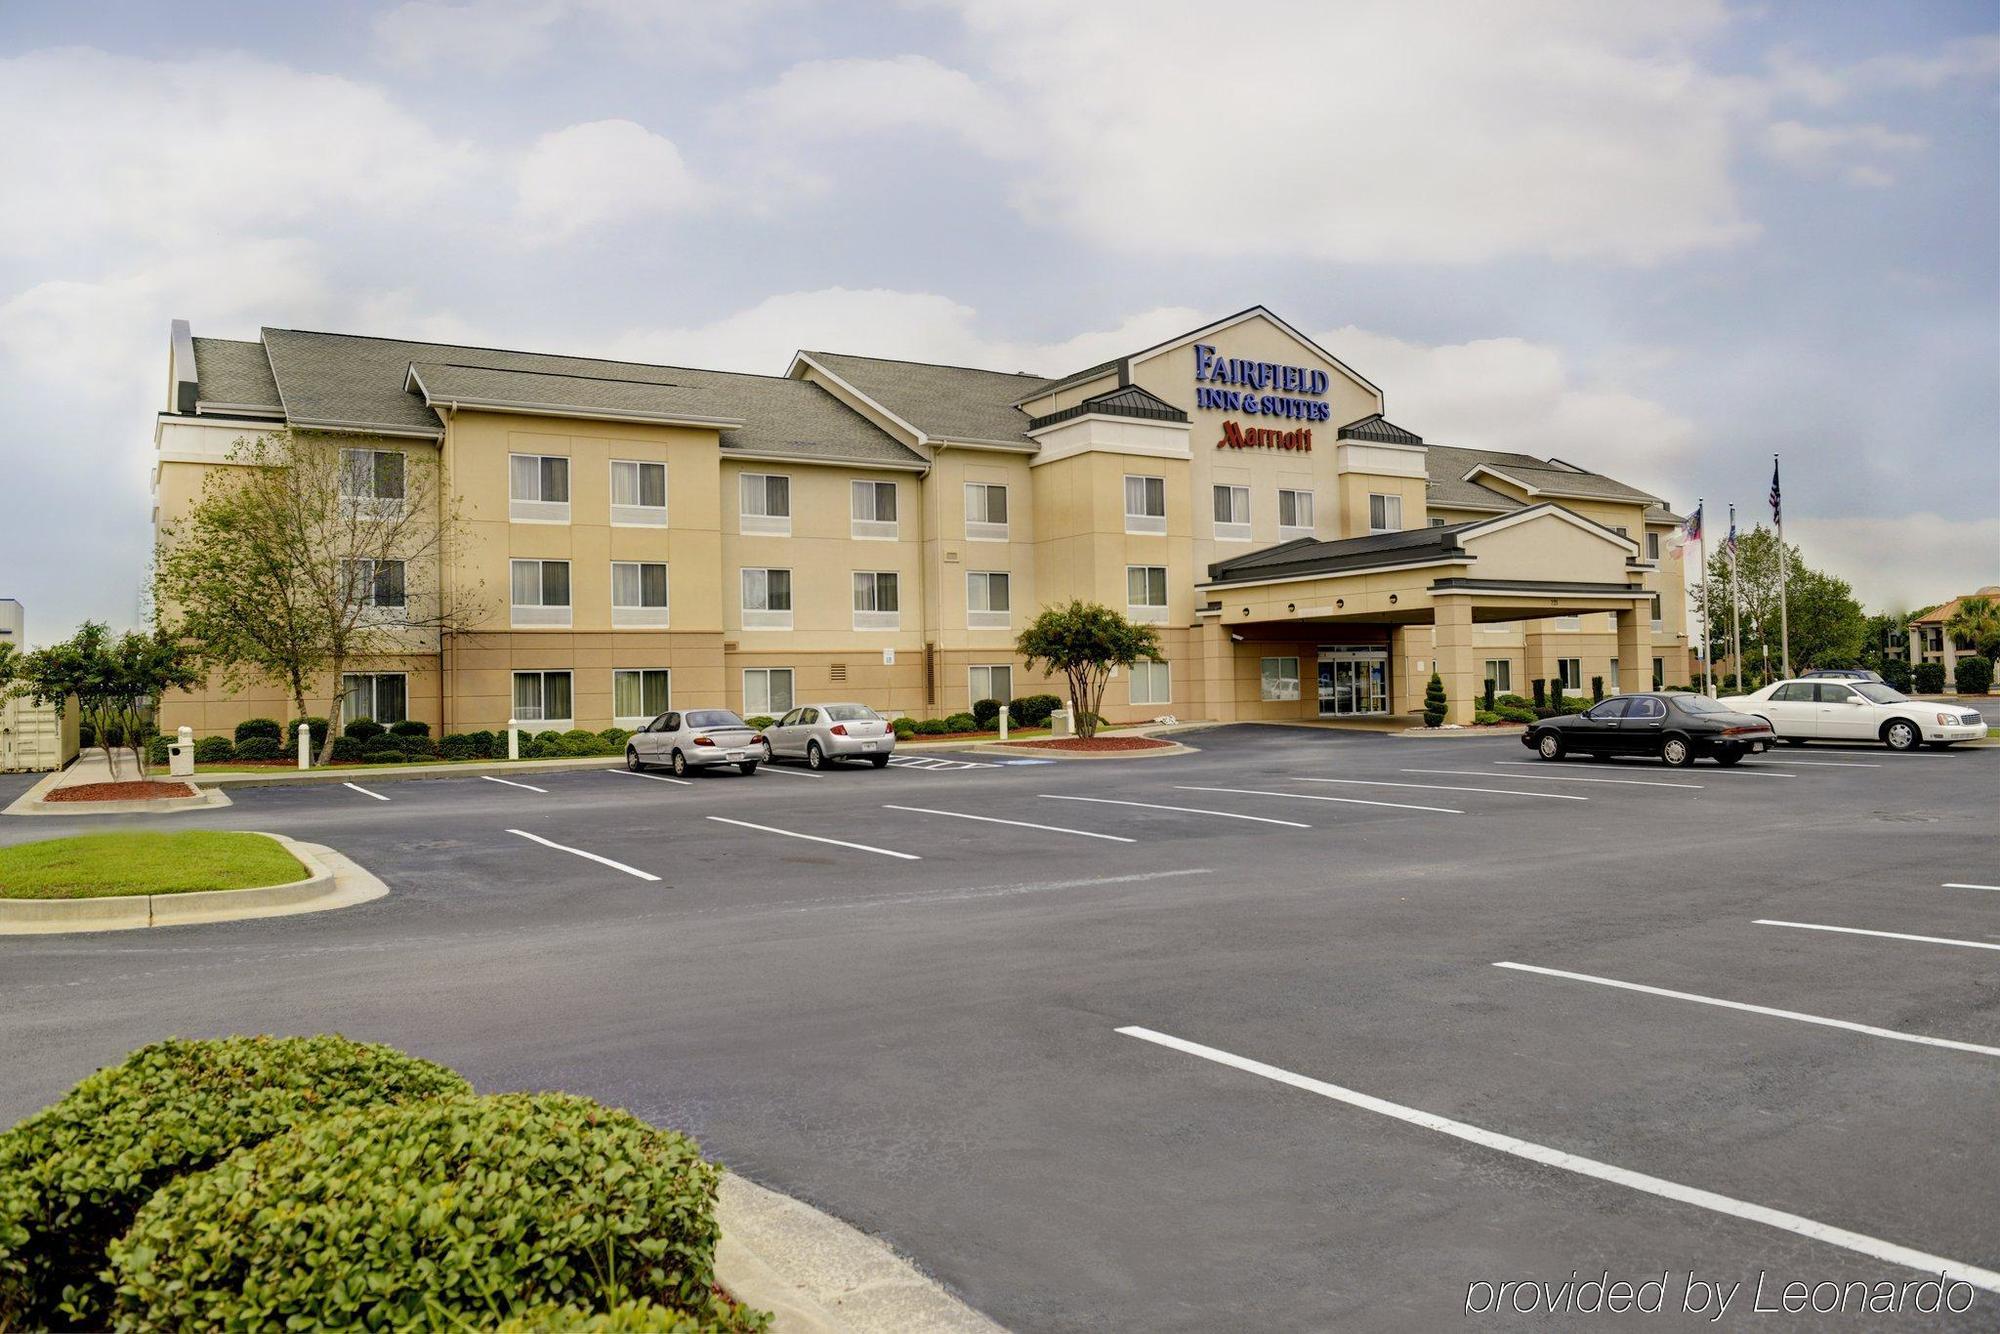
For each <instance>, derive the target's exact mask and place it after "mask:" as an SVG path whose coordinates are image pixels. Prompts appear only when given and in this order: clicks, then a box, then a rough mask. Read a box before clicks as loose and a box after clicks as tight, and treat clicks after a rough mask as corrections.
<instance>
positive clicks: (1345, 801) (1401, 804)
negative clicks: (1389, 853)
mask: <svg viewBox="0 0 2000 1334" xmlns="http://www.w3.org/2000/svg"><path fill="white" fill-rule="evenodd" d="M1174 786H1175V788H1177V789H1178V790H1180V791H1182V792H1233V793H1235V794H1236V795H1237V796H1239V797H1288V798H1290V799H1291V800H1293V801H1337V802H1339V803H1340V804H1341V805H1343V806H1389V807H1393V808H1394V809H1396V810H1399V811H1432V812H1435V813H1436V814H1438V815H1463V814H1465V812H1464V811H1458V810H1453V809H1452V808H1451V807H1449V806H1413V805H1411V804H1410V803H1409V802H1407V801H1363V800H1362V799H1361V798H1360V797H1316V796H1313V795H1312V794H1311V793H1309V792H1265V791H1262V790H1261V789H1258V788H1253V787H1195V786H1193V785H1191V784H1187V783H1176V784H1174Z"/></svg>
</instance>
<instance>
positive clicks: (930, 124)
mask: <svg viewBox="0 0 2000 1334" xmlns="http://www.w3.org/2000/svg"><path fill="white" fill-rule="evenodd" d="M741 110H742V111H744V112H747V113H748V115H749V116H750V117H751V119H752V120H753V121H754V122H755V123H756V125H757V127H758V128H759V129H761V130H762V131H763V132H764V133H766V134H769V135H772V136H782V137H785V138H790V139H804V140H819V139H830V138H839V137H846V136H853V135H879V134H885V133H892V132H897V131H904V130H921V131H925V132H930V133H939V134H954V135H958V136H961V137H963V138H964V139H965V140H966V141H967V142H969V143H971V144H972V145H973V146H975V147H977V148H978V149H980V150H981V151H983V152H988V153H994V154H1010V153H1012V152H1015V151H1018V150H1020V149H1024V148H1025V145H1023V144H1021V143H1020V142H1019V141H1018V140H1017V139H1016V138H1015V137H1014V136H1013V135H1011V134H1010V133H1009V125H1010V117H1009V113H1008V109H1007V107H1006V106H1005V105H1004V104H1003V103H1002V102H1001V101H1000V100H999V99H998V98H997V97H995V96H994V95H993V94H992V93H991V92H989V91H987V90H986V89H985V88H982V87H981V86H980V85H979V84H978V83H977V82H975V81H974V80H973V79H972V77H971V76H970V75H968V74H966V73H965V72H963V71H962V70H955V69H952V68H950V67H949V66H946V65H941V64H939V63H938V62H937V61H935V60H932V59H931V58H930V57H929V56H919V55H903V56H894V57H891V58H889V59H885V60H863V59H852V60H814V61H808V62H806V63H804V64H800V65H794V66H792V67H791V68H790V69H788V70H786V71H785V72H784V73H783V74H781V75H779V76H778V78H777V80H776V81H775V82H773V83H771V84H769V85H767V86H766V87H764V88H761V89H758V90H757V91H755V92H753V93H751V94H750V95H749V96H748V97H746V98H745V99H743V103H742V107H741ZM732 114H734V111H732Z"/></svg>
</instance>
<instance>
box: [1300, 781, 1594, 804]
mask: <svg viewBox="0 0 2000 1334" xmlns="http://www.w3.org/2000/svg"><path fill="white" fill-rule="evenodd" d="M1292 781H1293V782H1294V783H1352V784H1354V785H1355V786H1356V787H1422V788H1429V789H1431V790H1432V791H1434V792H1485V793H1489V794H1491V795H1492V796H1496V797H1540V798H1541V799H1542V800H1544V801H1589V800H1590V798H1589V797H1572V796H1571V795H1570V794H1569V793H1567V792H1515V791H1512V790H1510V789H1508V788H1504V787H1461V786H1459V785H1458V784H1456V783H1391V782H1388V781H1386V780H1384V779H1380V778H1294V779H1293V780H1292Z"/></svg>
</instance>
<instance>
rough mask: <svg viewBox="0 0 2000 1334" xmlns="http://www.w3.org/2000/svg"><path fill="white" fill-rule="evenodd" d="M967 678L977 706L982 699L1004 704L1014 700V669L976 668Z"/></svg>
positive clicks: (972, 700) (999, 667) (1000, 667)
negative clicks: (995, 700) (994, 700)
mask: <svg viewBox="0 0 2000 1334" xmlns="http://www.w3.org/2000/svg"><path fill="white" fill-rule="evenodd" d="M967 676H968V678H969V682H968V684H969V689H970V693H971V696H972V699H971V702H972V703H974V704H977V703H978V702H979V701H980V700H982V699H997V700H999V701H1000V702H1001V703H1002V704H1005V703H1006V702H1007V701H1008V700H1010V699H1012V698H1014V669H1013V668H1012V667H1006V666H999V665H996V666H992V667H974V668H971V669H970V670H969V671H968V673H967Z"/></svg>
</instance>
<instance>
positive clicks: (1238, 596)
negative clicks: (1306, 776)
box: [154, 307, 1687, 732]
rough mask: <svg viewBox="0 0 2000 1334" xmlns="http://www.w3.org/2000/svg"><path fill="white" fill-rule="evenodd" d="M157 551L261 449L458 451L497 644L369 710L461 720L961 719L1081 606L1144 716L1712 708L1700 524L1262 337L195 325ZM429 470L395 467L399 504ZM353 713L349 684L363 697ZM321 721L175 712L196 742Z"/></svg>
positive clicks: (178, 381) (451, 646)
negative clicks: (720, 350)
mask: <svg viewBox="0 0 2000 1334" xmlns="http://www.w3.org/2000/svg"><path fill="white" fill-rule="evenodd" d="M171 377H172V391H171V392H172V398H171V401H170V403H169V406H168V410H167V411H166V412H163V413H161V414H160V415H159V418H158V430H157V437H156V438H157V443H158V448H159V463H158V469H157V471H156V474H155V510H154V513H155V522H156V525H157V524H158V523H160V522H163V521H166V520H171V519H172V518H173V517H174V516H175V515H177V514H180V513H182V512H184V511H185V509H186V508H187V506H188V505H190V504H191V503H192V501H193V500H194V498H195V497H196V496H197V494H198V492H199V487H200V482H201V478H202V475H203V474H204V472H205V471H206V470H207V469H210V468H213V467H216V466H218V465H219V464H220V463H221V462H222V460H223V459H224V457H225V456H226V455H227V453H228V451H229V449H230V447H231V445H232V444H233V443H234V441H235V440H237V439H239V438H242V437H244V436H246V435H254V434H255V433H257V432H258V431H262V430H270V429H273V428H275V427H279V426H289V427H291V428H293V429H294V430H298V431H314V432H331V433H338V434H339V435H340V437H341V438H342V439H343V440H344V441H351V442H352V445H353V447H356V448H369V449H375V450H384V451H390V452H397V451H408V452H414V451H426V452H431V453H433V454H434V455H435V456H437V457H438V458H439V459H440V460H441V462H442V464H443V466H444V469H445V472H446V474H447V475H448V477H449V478H450V479H452V494H453V497H454V499H455V501H456V503H457V505H458V507H459V509H460V511H461V514H462V516H463V518H464V520H465V522H466V525H467V528H468V530H469V535H470V539H471V540H469V541H467V542H464V543H462V544H460V545H461V549H462V551H463V554H462V555H461V556H459V557H457V560H458V564H457V565H456V566H455V567H454V568H451V569H448V570H446V571H443V572H442V576H441V577H442V579H443V581H444V582H445V583H446V584H447V585H449V586H456V585H460V584H463V585H470V584H472V583H480V584H483V586H484V587H485V588H487V589H498V590H510V591H509V592H508V594H507V596H506V597H505V598H504V599H503V600H502V601H503V605H500V606H498V607H496V608H494V609H493V614H492V615H491V616H490V617H489V618H488V622H487V623H486V624H485V625H483V626H481V627H479V628H478V629H477V631H476V632H472V633H460V634H448V635H444V636H441V637H439V638H440V639H441V641H442V642H440V643H438V644H437V646H436V648H435V649H434V650H433V651H430V652H422V653H412V654H411V655H409V656H407V657H404V658H401V659H398V660H395V661H385V662H381V663H373V664H368V665H367V667H368V670H366V671H364V672H358V673H356V674H355V675H354V677H353V679H351V680H350V681H349V682H348V683H347V684H348V699H349V701H350V704H349V712H350V713H352V712H355V711H362V712H367V713H369V714H371V715H372V716H375V717H377V718H378V720H384V719H386V717H389V716H393V715H395V714H399V713H406V714H407V715H408V716H410V717H413V718H419V719H422V720H424V721H427V722H429V723H431V724H432V725H433V727H435V728H439V729H443V730H451V731H462V730H469V729H475V728H494V727H499V726H502V725H504V723H505V722H506V720H507V719H508V718H509V717H510V716H514V717H520V718H523V719H525V720H528V721H529V722H530V724H531V725H532V726H536V727H541V726H552V727H567V726H570V725H575V726H580V727H586V728H590V729H593V730H595V729H599V728H602V727H605V726H607V725H611V724H613V723H616V724H618V725H620V726H633V725H636V724H637V723H639V722H641V721H643V720H644V718H646V717H647V716H649V715H651V714H653V713H655V712H657V711H659V710H661V709H664V708H665V707H667V706H666V701H667V700H668V699H671V700H672V701H673V702H674V703H675V704H676V705H677V706H685V705H693V704H696V703H710V704H722V705H726V706H728V707H730V708H735V709H740V710H742V711H743V712H745V713H749V714H758V713H777V712H781V711H783V710H784V709H785V708H786V707H787V706H788V704H789V702H790V701H792V700H795V699H797V700H804V699H807V698H826V697H828V696H834V697H848V698H855V699H860V700H863V701H866V702H867V703H869V704H871V705H873V706H875V707H876V708H878V709H880V710H883V711H884V712H889V713H907V714H913V715H918V716H933V715H945V714H949V713H953V712H957V711H960V710H964V709H966V708H968V707H969V706H970V705H971V703H972V702H973V701H975V700H978V699H981V698H987V697H993V698H1004V697H1009V696H1019V695H1023V694H1029V693H1034V692H1035V691H1038V690H1042V689H1044V688H1048V686H1047V683H1046V682H1044V681H1043V680H1041V679H1040V678H1035V679H1030V678H1029V676H1028V674H1027V672H1026V669H1025V666H1024V664H1022V663H1021V662H1020V661H1019V660H1018V659H1017V658H1016V657H1015V655H1014V652H1013V641H1014V636H1015V635H1016V634H1017V633H1018V632H1019V631H1020V630H1021V629H1022V628H1023V627H1025V626H1026V625H1027V624H1028V622H1029V621H1030V620H1032V619H1033V617H1034V616H1035V614H1036V613H1037V611H1038V610H1039V609H1040V608H1041V607H1043V606H1044V605H1046V604H1049V603H1052V602H1057V601H1061V600H1064V599H1068V598H1071V597H1078V598H1084V599H1087V600H1091V601H1096V602H1101V603H1105V604H1107V605H1109V606H1113V607H1116V608H1117V609H1118V610H1120V611H1122V612H1125V613H1126V614H1128V615H1130V616H1133V617H1135V618H1138V619H1141V620H1145V621H1149V622H1152V623H1154V624H1157V625H1158V626H1159V627H1160V631H1161V637H1162V639H1163V641H1164V643H1165V652H1166V659H1167V660H1166V662H1164V663H1162V664H1139V665H1138V666H1137V667H1136V668H1134V669H1132V670H1129V671H1124V672H1121V673H1120V674H1119V676H1118V678H1117V679H1116V680H1115V681H1114V682H1113V684H1112V686H1111V689H1110V691H1109V692H1108V696H1107V699H1106V708H1105V712H1106V716H1107V717H1108V718H1110V719H1111V720H1113V721H1127V720H1136V719H1147V718H1152V717H1157V716H1159V715H1161V714H1168V713H1171V714H1175V715H1177V716H1179V717H1181V718H1207V719H1222V720H1231V719H1282V718H1312V717H1320V716H1347V715H1365V714H1371V713H1386V712H1409V711H1412V710H1414V709H1416V708H1418V707H1419V706H1420V701H1421V698H1422V694H1423V688H1424V684H1425V681H1426V679H1427V678H1428V676H1429V674H1430V672H1431V671H1432V670H1433V669H1434V668H1435V669H1436V670H1438V671H1439V672H1440V673H1442V674H1443V676H1444V678H1445V682H1446V689H1447V692H1448V694H1449V695H1450V698H1451V701H1452V717H1453V718H1454V719H1466V718H1469V717H1470V708H1471V704H1472V702H1473V701H1474V699H1475V697H1476V696H1477V695H1478V694H1479V692H1480V689H1481V684H1482V682H1483V681H1484V680H1485V679H1486V678H1487V677H1488V676H1493V677H1495V678H1497V680H1498V683H1499V687H1500V689H1501V690H1502V692H1505V691H1507V690H1513V691H1516V692H1520V693H1526V692H1527V691H1528V690H1529V688H1530V685H1529V683H1530V682H1531V681H1533V680H1535V679H1537V678H1543V679H1547V680H1550V681H1554V680H1556V679H1558V678H1560V679H1562V680H1563V681H1564V683H1565V686H1566V688H1567V689H1569V690H1570V691H1571V692H1573V693H1574V692H1580V691H1588V690H1589V688H1590V682H1591V679H1592V678H1593V677H1602V678H1603V680H1604V683H1605V686H1606V688H1607V689H1608V690H1616V689H1618V688H1619V687H1620V686H1621V685H1622V686H1624V687H1626V688H1640V687H1645V686H1648V685H1650V684H1651V683H1652V682H1653V681H1654V680H1655V679H1662V678H1663V679H1664V680H1665V681H1667V682H1670V683H1674V684H1680V683H1683V682H1684V681H1685V680H1686V671H1685V667H1684V664H1685V662H1686V659H1687V636H1686V630H1685V611H1684V594H1683V587H1682V584H1683V580H1682V571H1681V562H1680V559H1679V557H1678V556H1676V555H1674V554H1673V553H1671V552H1670V551H1668V550H1666V549H1665V548H1666V539H1667V536H1668V535H1669V534H1670V533H1671V532H1672V530H1673V528H1674V526H1675V524H1676V522H1677V519H1676V517H1675V516H1674V515H1673V514H1672V513H1670V512H1669V511H1668V509H1667V508H1666V506H1665V504H1664V502H1662V501H1661V500H1660V499H1659V498H1658V497H1656V496H1653V495H1650V494H1648V493H1646V492H1644V491H1641V490H1638V489H1636V488H1633V487H1630V486H1626V485H1624V484H1622V483H1619V482H1616V481H1613V480H1612V479H1610V478H1608V477H1605V476H1602V475H1600V474H1598V473H1594V472H1590V471H1588V470H1586V469H1584V468H1582V467H1580V466H1578V465H1576V464H1573V463H1569V462H1565V461H1562V460H1556V459H1539V458H1534V457H1532V456H1528V455H1523V454H1505V453H1490V452H1485V451H1480V450H1470V449H1459V448H1452V447H1446V446H1441V445H1431V444H1428V443H1426V442H1425V441H1424V440H1422V439H1421V438H1419V437H1418V436H1416V435H1414V434H1412V433H1410V432H1408V431H1406V430H1403V429H1401V428H1400V427H1397V426H1395V425H1393V424H1392V423H1390V422H1388V421H1387V420H1385V419H1384V417H1383V415H1382V413H1383V407H1384V404H1383V399H1382V393H1381V391H1380V390H1379V389H1377V388H1376V387H1375V386H1374V385H1372V384H1370V383H1369V382H1368V381H1367V380H1365V379H1363V378H1362V377H1361V376H1360V375H1359V374H1358V373H1356V372H1355V371H1353V370H1351V369H1350V368H1348V367H1347V366H1345V365H1343V364H1341V362H1339V361H1338V360H1337V359H1336V358H1334V357H1333V356H1332V355H1331V354H1330V353H1328V352H1326V351H1325V350H1323V349H1321V348H1320V347H1318V346H1316V345H1315V344H1314V343H1313V342H1312V341H1311V340H1309V339H1307V338H1305V337H1304V336H1303V335H1301V334H1299V333H1298V332H1297V331H1296V330H1294V329H1293V328H1292V327H1291V326H1289V325H1288V324H1286V323H1285V322H1284V321H1282V320H1280V319H1279V318H1277V317H1276V316H1275V315H1273V314H1272V313H1270V312H1269V311H1267V310H1265V309H1264V308H1262V307H1254V308H1252V309H1250V310H1247V311H1244V312H1242V313H1241V314H1238V315H1234V316H1231V317H1229V318H1228V319H1225V320H1219V321H1217V322H1215V323H1213V324H1210V325H1207V326H1205V327H1203V328H1201V329H1197V330H1194V331H1192V332H1190V333H1188V334H1185V335H1183V336H1181V337H1179V338H1174V339H1170V340H1168V341H1167V342H1164V343H1160V344H1157V345H1155V346H1153V347H1149V348H1145V349H1141V350H1138V351H1135V352H1133V353H1132V354H1131V355H1129V356H1126V357H1121V358H1119V359H1118V360H1116V361H1110V362H1106V363H1104V364H1102V365H1099V366H1093V367H1091V368H1089V369H1087V370H1084V371H1081V372H1079V373H1076V374H1072V375H1068V376H1062V377H1057V378H1048V377H1044V376H1040V375H1030V374H1018V373H1007V372H999V371H988V370H978V369H972V368H967V367H961V366H938V365H930V364H926V363H920V362H909V361H891V360H883V359H879V358H873V357H859V356H851V355H847V354H842V353H832V352H801V353H799V354H797V356H795V357H794V359H793V361H792V364H791V366H790V368H789V369H788V371H787V373H786V374H785V375H782V376H762V375H746V374H736V373H728V372H720V371H707V370H693V369H688V368H682V367H664V366H646V365H635V364H630V363H624V362H610V361H599V360H591V359H587V358H578V357H563V356H550V355H543V354H535V353H524V352H508V351H498V350H494V349H489V348H473V347H457V346H448V345H443V344H436V343H413V342H404V341H398V340H394V339H383V338H366V337H356V336H349V335H343V334H326V333H309V332H302V331H298V330H289V329H265V330H264V331H263V332H262V336H261V338H260V339H259V340H258V341H256V342H237V341H229V340H221V339H211V338H194V337H192V336H191V334H190V332H189V330H188V327H187V325H186V324H185V323H184V322H176V324H175V326H174V334H173V350H172V359H171ZM386 475H394V470H393V469H391V470H390V473H389V474H386ZM329 685H330V683H329ZM288 711H289V708H288V705H287V704H286V703H285V701H284V699H283V696H282V692H280V691H277V690H276V689H273V690H271V691H269V692H267V693H264V694H242V695H234V696H232V695H225V694H222V693H207V694H198V695H195V696H191V697H182V698H177V699H171V700H168V701H167V702H166V704H165V705H164V707H163V709H162V718H161V723H162V726H163V727H172V726H176V725H179V724H181V723H189V724H192V725H194V726H195V727H196V728H197V729H198V730H200V731H203V732H207V731H220V730H224V729H226V728H227V727H229V726H230V725H231V724H233V723H234V722H236V721H237V720H238V719H240V718H243V717H246V716H252V715H257V714H263V715H268V716H273V717H282V716H284V715H285V714H286V713H287V712H288Z"/></svg>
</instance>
